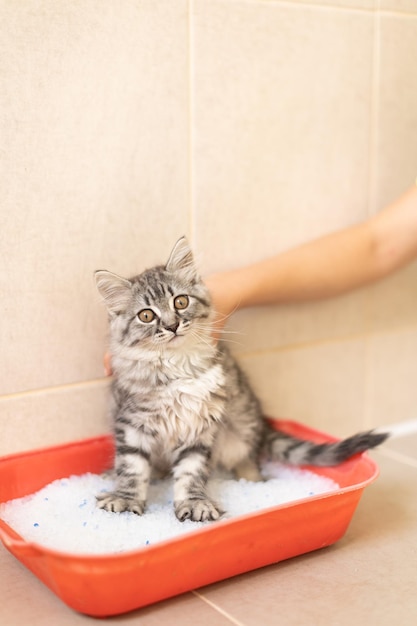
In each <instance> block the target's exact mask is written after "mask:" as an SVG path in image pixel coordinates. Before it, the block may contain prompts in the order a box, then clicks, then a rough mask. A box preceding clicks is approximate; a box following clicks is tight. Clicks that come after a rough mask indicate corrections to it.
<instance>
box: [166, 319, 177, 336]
mask: <svg viewBox="0 0 417 626" xmlns="http://www.w3.org/2000/svg"><path fill="white" fill-rule="evenodd" d="M179 325H180V323H179V322H175V324H171V326H165V328H166V329H167V330H170V331H171V332H172V333H174V335H175V333H176V332H177V330H178V326H179Z"/></svg>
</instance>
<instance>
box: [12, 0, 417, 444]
mask: <svg viewBox="0 0 417 626" xmlns="http://www.w3.org/2000/svg"><path fill="white" fill-rule="evenodd" d="M0 17H1V20H0V32H1V36H0V81H1V89H0V110H1V119H0V125H1V126H0V133H1V137H2V139H1V148H0V161H1V165H2V167H1V170H0V172H1V173H0V176H1V190H2V194H1V195H2V201H1V229H0V259H1V265H2V267H1V273H0V293H1V304H2V314H1V322H0V330H1V335H0V354H1V365H2V367H1V377H0V394H1V395H0V454H5V453H8V452H14V451H18V450H22V449H28V448H35V447H39V446H42V445H49V444H51V443H55V442H61V441H66V440H71V439H76V438H82V437H85V436H90V435H94V434H97V433H101V432H103V431H105V430H107V428H108V426H107V418H106V408H105V406H106V388H107V384H108V383H107V381H106V379H104V378H103V367H102V354H103V352H104V349H105V348H104V346H105V332H106V319H105V314H104V311H103V307H102V305H101V303H100V302H99V298H98V296H97V295H96V292H95V288H94V285H93V280H92V274H93V271H94V270H95V269H97V268H100V267H106V268H108V269H112V270H113V271H116V272H118V273H120V274H124V273H125V274H130V273H135V272H138V271H140V270H142V269H143V268H144V267H145V266H149V265H151V264H153V263H154V262H157V261H158V262H159V261H162V260H164V259H165V257H166V256H167V253H168V251H169V249H170V247H171V245H172V244H173V242H174V241H175V240H176V238H177V237H178V236H179V235H181V234H186V235H188V236H189V237H190V239H191V241H192V243H193V245H194V248H195V250H196V253H197V256H198V258H199V259H200V265H201V268H202V270H203V272H205V273H208V272H211V271H214V270H221V269H226V268H230V267H236V266H238V265H240V264H242V263H248V262H250V261H254V260H256V259H260V258H262V257H264V256H266V255H270V254H273V253H275V252H278V251H280V250H283V249H286V248H288V247H291V246H293V245H296V244H298V243H300V242H303V241H306V240H308V239H311V238H312V237H315V236H317V235H320V234H322V233H325V232H328V231H331V230H334V229H336V228H339V227H343V226H346V225H348V224H352V223H354V222H356V221H358V220H361V219H364V218H366V217H367V216H368V215H370V214H371V213H373V212H375V211H376V210H379V209H380V208H382V207H383V206H384V205H385V204H386V203H388V202H390V201H391V200H393V198H395V196H396V195H397V194H399V193H401V192H402V191H403V190H405V189H406V188H407V187H408V186H410V185H411V184H412V182H413V180H414V178H415V175H416V174H417V72H416V63H415V60H416V59H417V3H416V2H415V1H414V0H380V1H378V0H321V1H319V0H317V1H315V0H304V1H302V2H298V1H297V0H287V1H285V2H279V1H273V0H259V1H258V0H242V1H240V0H189V1H188V0H125V1H124V2H118V1H117V0H106V1H105V2H102V1H101V0H100V1H99V0H83V1H81V0H74V1H72V2H67V3H56V2H52V1H50V0H21V1H20V2H18V3H10V2H6V1H2V2H0ZM416 285H417V266H411V267H409V268H408V269H406V270H404V271H403V272H401V273H400V274H398V275H397V276H395V277H393V278H391V279H389V280H388V281H386V282H384V283H383V284H380V285H378V286H374V287H372V288H369V289H366V290H361V291H358V292H356V293H354V294H351V295H349V296H344V297H340V298H337V299H334V300H332V301H329V302H321V303H314V304H304V305H297V306H281V307H279V308H278V307H277V308H269V309H263V310H251V311H246V312H244V313H240V314H238V315H236V316H235V319H234V320H233V325H234V326H235V327H236V328H237V329H238V330H239V331H240V332H241V334H240V335H238V337H239V343H240V345H239V346H238V348H237V350H238V352H239V353H240V357H241V359H242V363H243V365H244V366H245V368H246V369H247V370H248V372H249V373H250V374H251V376H252V379H253V381H254V383H255V385H256V387H257V388H258V390H259V392H260V394H261V396H262V398H263V399H264V402H265V407H266V409H267V410H268V411H269V412H270V413H271V414H274V415H277V416H286V417H289V418H293V419H296V420H300V421H304V422H307V423H310V424H312V425H314V426H317V427H321V428H323V429H325V430H328V431H330V432H333V433H335V434H345V433H348V432H351V431H353V430H355V429H357V428H359V427H362V426H364V425H366V426H369V425H375V424H381V423H385V422H392V421H400V420H402V419H408V418H411V417H415V411H416V409H415V407H416V406H417V386H416V385H415V384H413V383H414V379H415V374H414V371H415V366H416V362H417V356H416V355H417V349H414V346H416V348H417V288H416Z"/></svg>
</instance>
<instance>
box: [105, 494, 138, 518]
mask: <svg viewBox="0 0 417 626" xmlns="http://www.w3.org/2000/svg"><path fill="white" fill-rule="evenodd" d="M96 500H97V506H98V507H99V508H100V509H104V510H105V511H110V512H111V513H122V512H123V511H130V512H131V513H136V515H142V513H143V512H144V510H145V506H146V502H145V501H144V500H135V499H134V498H126V496H120V495H119V494H118V493H117V491H115V492H111V493H102V494H100V495H99V496H96Z"/></svg>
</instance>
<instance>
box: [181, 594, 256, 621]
mask: <svg viewBox="0 0 417 626" xmlns="http://www.w3.org/2000/svg"><path fill="white" fill-rule="evenodd" d="M191 593H193V594H194V595H195V596H196V597H197V598H200V600H202V601H203V602H205V603H206V604H208V605H209V606H210V607H211V608H212V609H214V610H215V611H217V612H218V613H220V614H221V615H223V617H225V618H226V619H228V620H229V621H230V622H232V624H235V626H245V625H244V623H243V622H241V621H239V620H237V619H236V618H235V617H233V616H232V615H230V613H228V612H227V611H225V610H224V609H221V608H220V607H219V606H217V604H215V603H214V602H211V600H209V599H208V598H206V597H205V596H203V595H201V594H200V593H199V592H198V591H194V590H193V591H192V592H191Z"/></svg>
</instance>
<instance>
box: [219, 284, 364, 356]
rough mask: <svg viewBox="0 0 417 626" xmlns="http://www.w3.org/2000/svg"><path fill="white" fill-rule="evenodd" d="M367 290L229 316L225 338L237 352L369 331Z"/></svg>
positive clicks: (342, 336) (294, 345)
mask: <svg viewBox="0 0 417 626" xmlns="http://www.w3.org/2000/svg"><path fill="white" fill-rule="evenodd" d="M368 299H369V298H368V292H367V291H366V290H361V291H358V292H356V293H354V294H350V295H346V296H343V297H339V298H332V299H330V300H327V301H323V302H315V303H303V304H295V305H280V306H265V307H258V308H254V309H247V310H243V311H240V312H238V313H236V314H235V315H234V316H232V317H231V318H230V320H229V322H228V325H227V327H226V330H227V331H228V332H226V333H225V334H224V338H225V339H226V341H229V342H231V343H230V346H231V348H232V349H233V351H235V352H236V353H237V354H239V353H246V352H250V351H256V350H270V349H273V348H283V347H296V346H300V345H303V344H305V343H310V342H317V341H323V340H328V339H332V338H333V339H340V338H345V337H349V336H352V335H353V336H355V335H358V334H361V333H366V332H368V331H369V315H368Z"/></svg>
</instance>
